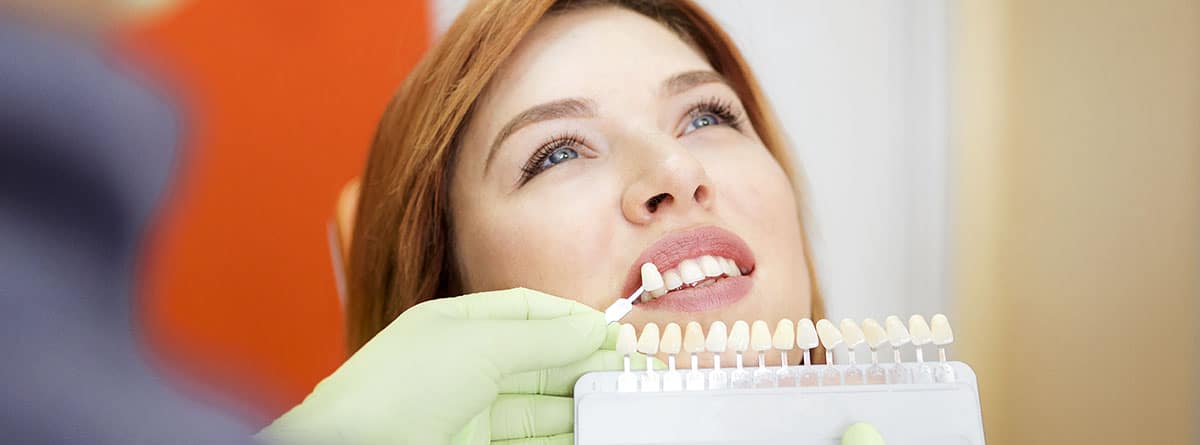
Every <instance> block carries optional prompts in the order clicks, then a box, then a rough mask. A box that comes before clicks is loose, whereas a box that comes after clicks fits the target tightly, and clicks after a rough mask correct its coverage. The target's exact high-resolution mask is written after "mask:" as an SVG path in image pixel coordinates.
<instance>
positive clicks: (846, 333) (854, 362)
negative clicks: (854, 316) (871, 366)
mask: <svg viewBox="0 0 1200 445" xmlns="http://www.w3.org/2000/svg"><path fill="white" fill-rule="evenodd" d="M841 328H842V339H843V340H844V341H845V343H846V351H847V352H849V355H848V357H849V359H850V360H849V361H850V363H849V364H848V365H847V367H846V377H845V378H846V384H847V385H865V384H866V383H867V380H866V374H864V373H863V370H862V368H859V367H858V345H861V344H863V343H864V342H865V341H866V335H865V334H863V331H862V329H860V328H859V327H858V323H855V322H854V320H851V319H849V318H843V319H842V322H841Z"/></svg>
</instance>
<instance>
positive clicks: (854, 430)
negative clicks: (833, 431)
mask: <svg viewBox="0 0 1200 445" xmlns="http://www.w3.org/2000/svg"><path fill="white" fill-rule="evenodd" d="M842 445H885V444H884V442H883V436H882V435H880V434H879V430H877V429H875V427H874V426H872V425H871V424H869V423H863V422H859V423H856V424H854V425H850V427H849V428H846V432H845V433H842Z"/></svg>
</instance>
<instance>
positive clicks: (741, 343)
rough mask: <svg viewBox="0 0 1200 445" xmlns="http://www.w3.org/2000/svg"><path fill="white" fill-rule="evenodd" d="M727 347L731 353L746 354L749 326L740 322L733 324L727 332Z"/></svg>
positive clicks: (748, 347)
mask: <svg viewBox="0 0 1200 445" xmlns="http://www.w3.org/2000/svg"><path fill="white" fill-rule="evenodd" d="M729 347H730V348H731V349H733V352H746V350H747V349H750V325H749V324H746V322H744V321H742V320H738V321H735V322H733V328H732V329H730V330H729Z"/></svg>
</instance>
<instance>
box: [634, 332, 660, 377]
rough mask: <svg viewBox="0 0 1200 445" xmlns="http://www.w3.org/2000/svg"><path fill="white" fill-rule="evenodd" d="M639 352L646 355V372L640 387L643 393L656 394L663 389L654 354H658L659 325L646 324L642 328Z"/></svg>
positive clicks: (638, 345)
mask: <svg viewBox="0 0 1200 445" xmlns="http://www.w3.org/2000/svg"><path fill="white" fill-rule="evenodd" d="M637 351H638V352H640V353H642V354H645V355H646V371H645V372H643V373H642V379H641V381H640V387H641V390H642V392H654V391H659V390H661V389H662V383H661V381H660V379H659V376H658V371H655V370H654V354H658V325H656V324H654V323H646V325H645V326H643V327H642V335H641V336H640V337H638V342H637Z"/></svg>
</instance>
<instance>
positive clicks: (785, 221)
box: [708, 146, 800, 235]
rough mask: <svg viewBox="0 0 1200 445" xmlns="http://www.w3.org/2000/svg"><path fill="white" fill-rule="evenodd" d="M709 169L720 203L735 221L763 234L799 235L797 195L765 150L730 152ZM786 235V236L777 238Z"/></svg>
mask: <svg viewBox="0 0 1200 445" xmlns="http://www.w3.org/2000/svg"><path fill="white" fill-rule="evenodd" d="M714 161H715V162H712V163H711V164H710V165H712V166H713V167H712V168H708V170H709V172H710V175H711V176H712V180H713V182H714V184H715V187H716V190H717V193H718V194H719V195H723V197H724V198H725V199H720V198H719V199H718V200H719V201H720V203H721V205H722V206H724V207H726V208H727V209H728V210H729V211H730V212H731V215H728V216H729V217H732V218H737V219H741V220H744V221H745V222H746V223H748V224H751V225H752V227H756V228H760V229H761V230H770V231H783V230H791V231H792V232H796V233H799V229H800V223H799V219H798V216H797V212H796V210H797V207H796V195H795V192H794V191H793V189H792V185H791V182H790V181H789V180H788V178H787V175H786V174H784V172H783V169H782V168H781V167H780V166H779V163H777V162H776V161H775V158H773V157H772V156H771V155H770V153H768V152H767V151H766V148H765V147H762V146H754V147H745V149H744V150H736V151H734V150H730V151H728V152H726V153H723V155H722V156H721V157H720V158H719V159H714ZM780 234H782V232H780V233H778V234H777V235H780Z"/></svg>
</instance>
